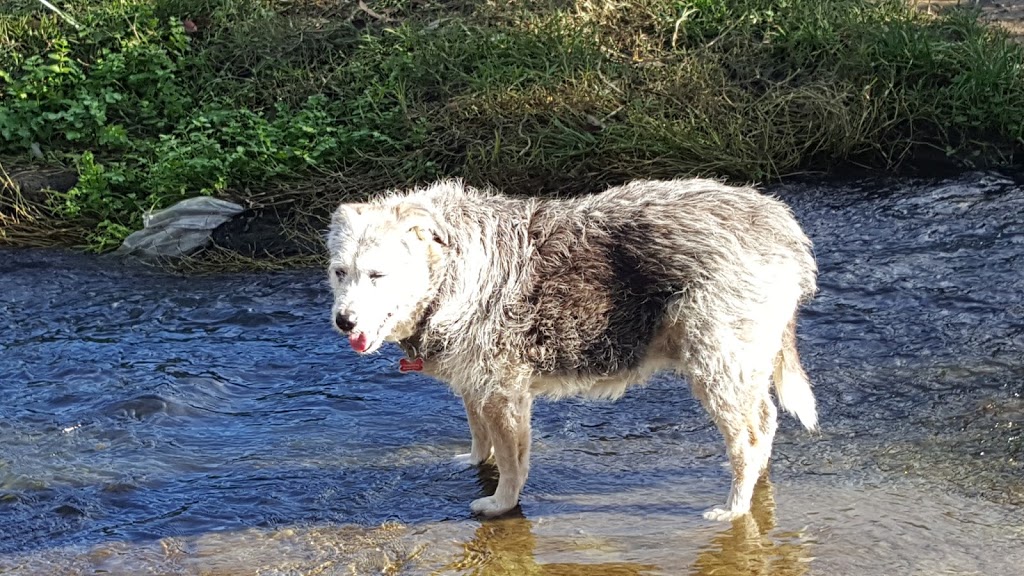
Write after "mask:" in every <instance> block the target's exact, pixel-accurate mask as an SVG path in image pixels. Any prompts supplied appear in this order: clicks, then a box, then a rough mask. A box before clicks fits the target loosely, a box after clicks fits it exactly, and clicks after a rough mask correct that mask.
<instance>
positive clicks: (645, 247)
mask: <svg viewBox="0 0 1024 576" xmlns="http://www.w3.org/2000/svg"><path fill="white" fill-rule="evenodd" d="M328 247H329V250H330V268H329V277H330V281H331V286H332V289H333V291H334V296H335V298H334V306H333V309H332V318H334V321H335V324H336V326H337V327H338V328H339V329H340V330H342V332H344V333H346V334H347V335H349V337H350V339H351V340H352V342H353V347H354V348H356V349H357V351H360V352H362V353H364V354H368V353H372V352H375V351H376V350H378V349H379V348H380V346H381V345H382V344H383V342H385V341H392V342H397V343H398V344H399V345H400V346H401V347H402V348H403V349H404V351H405V352H406V354H407V355H408V356H409V357H410V358H423V360H424V366H425V370H424V371H425V372H426V373H427V374H429V375H431V376H433V377H435V378H437V379H440V380H442V381H444V382H446V383H447V384H448V385H449V386H451V388H452V389H453V390H454V391H455V392H456V393H458V394H459V395H460V396H461V397H462V399H463V401H464V403H465V406H466V413H467V416H468V420H469V424H470V429H471V431H472V449H471V451H470V453H469V454H466V455H462V456H460V457H459V459H460V460H461V461H464V462H466V463H467V464H471V465H477V464H480V463H482V462H483V461H485V460H487V459H488V458H490V457H491V456H492V455H493V457H494V460H495V463H496V464H497V467H498V472H499V483H498V488H497V491H496V492H495V494H494V495H493V496H489V497H486V498H481V499H478V500H475V501H474V502H473V503H472V505H471V508H472V509H473V511H475V512H477V513H480V514H484V515H497V514H501V513H504V512H506V511H508V510H509V509H511V508H513V507H515V505H516V504H517V502H518V499H519V493H520V491H521V490H522V487H523V484H524V483H525V481H526V477H527V473H528V470H529V454H530V410H531V406H532V402H533V399H534V398H535V397H537V396H549V397H555V398H560V397H566V396H577V395H578V396H587V397H595V398H608V399H614V398H617V397H619V396H621V395H622V394H623V393H624V392H625V390H626V388H627V387H629V386H630V385H634V384H640V383H643V382H645V381H646V380H647V379H649V378H650V376H651V375H652V374H654V373H655V372H657V371H661V370H673V371H676V372H677V373H679V374H681V375H683V376H685V377H686V379H687V380H688V381H689V383H690V386H691V389H692V391H693V394H694V395H695V396H696V397H697V398H698V399H699V400H700V401H701V403H702V404H703V405H704V407H705V408H706V409H707V411H708V413H709V414H710V416H711V418H712V419H713V420H714V422H715V424H716V425H717V426H718V428H719V430H720V431H721V432H722V434H723V436H724V437H725V441H726V447H727V451H728V456H729V461H730V464H731V467H732V471H733V484H732V490H731V493H730V495H729V499H728V502H727V503H726V505H725V507H724V508H715V509H712V510H710V511H709V512H707V513H706V514H705V516H706V517H708V518H713V519H723V520H727V519H733V518H736V517H738V516H741V515H743V514H746V513H747V512H748V510H749V509H750V500H751V494H752V492H753V488H754V484H755V483H756V481H757V479H758V477H759V476H760V475H761V474H762V472H764V471H765V469H766V467H767V465H768V460H769V458H770V455H771V445H772V439H773V437H774V435H775V429H776V408H775V404H774V402H773V400H772V397H771V388H772V384H774V388H775V392H776V395H777V397H778V399H779V403H780V405H781V406H782V407H783V408H784V409H785V410H787V411H789V412H791V413H792V414H794V415H796V416H797V418H799V419H800V421H801V422H802V423H803V424H804V426H806V427H807V428H808V429H813V428H815V426H816V424H817V413H816V408H815V401H814V396H813V393H812V392H811V387H810V384H809V382H808V380H807V377H806V375H805V374H804V371H803V369H802V368H801V365H800V360H799V357H798V355H797V349H796V313H797V308H798V306H799V305H800V304H801V303H802V302H804V301H806V300H807V299H809V298H811V297H812V296H813V295H814V293H815V290H816V287H815V277H816V266H815V262H814V258H813V255H812V253H811V247H810V241H809V240H808V239H807V237H806V236H805V235H804V234H803V232H802V231H801V229H800V226H799V225H798V224H797V222H796V221H795V219H794V218H793V216H792V214H791V213H790V211H789V209H788V208H787V207H786V206H785V205H784V204H782V203H781V202H779V201H777V200H775V199H773V198H770V197H768V196H765V195H762V194H760V193H759V192H757V191H756V190H754V189H752V188H745V187H731V186H726V185H723V184H721V183H719V182H715V181H712V180H698V179H694V180H675V181H635V182H632V183H629V184H626V185H623V186H619V187H615V188H611V189H609V190H607V191H605V192H603V193H601V194H596V195H593V196H589V197H585V198H578V199H571V200H542V199H536V198H534V199H519V198H509V197H505V196H502V195H500V194H497V193H495V192H492V191H481V190H475V189H472V188H470V187H467V186H464V185H463V184H462V183H461V182H458V181H442V182H439V183H436V184H434V185H431V186H429V187H426V188H421V189H416V190H412V191H409V192H392V193H389V194H386V195H383V196H381V197H380V198H377V199H375V200H373V201H371V202H369V203H366V204H343V205H341V206H340V207H339V208H338V210H337V211H336V212H335V214H334V217H333V220H332V223H331V228H330V231H329V234H328Z"/></svg>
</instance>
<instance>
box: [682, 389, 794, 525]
mask: <svg viewBox="0 0 1024 576" xmlns="http://www.w3.org/2000/svg"><path fill="white" fill-rule="evenodd" d="M692 386H693V390H694V395H695V396H697V397H698V398H699V399H700V400H701V403H703V404H704V407H705V408H706V409H707V411H708V413H709V414H710V415H711V418H712V420H714V422H715V425H716V426H717V427H718V430H719V431H720V432H721V433H722V436H724V437H725V445H726V451H727V452H728V455H729V464H730V467H731V468H732V476H733V478H732V488H731V489H730V491H729V500H728V501H727V502H726V505H725V508H714V509H712V510H709V511H708V512H705V513H704V517H705V518H707V519H708V520H733V519H736V518H738V517H740V516H743V515H744V514H746V513H748V512H749V511H750V501H751V499H752V497H753V494H754V486H755V485H756V484H757V480H758V478H759V477H760V476H761V474H762V473H763V472H764V471H765V470H766V469H767V466H768V461H769V459H770V458H771V451H772V439H773V437H774V435H775V427H776V417H775V413H776V410H775V405H774V404H773V403H772V400H771V396H770V395H769V386H770V381H769V376H768V373H767V372H765V371H746V370H738V371H732V370H728V371H726V372H725V373H717V374H714V375H713V376H710V377H707V376H698V377H696V378H693V382H692Z"/></svg>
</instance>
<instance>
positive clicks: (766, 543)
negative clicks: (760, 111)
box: [438, 478, 810, 576]
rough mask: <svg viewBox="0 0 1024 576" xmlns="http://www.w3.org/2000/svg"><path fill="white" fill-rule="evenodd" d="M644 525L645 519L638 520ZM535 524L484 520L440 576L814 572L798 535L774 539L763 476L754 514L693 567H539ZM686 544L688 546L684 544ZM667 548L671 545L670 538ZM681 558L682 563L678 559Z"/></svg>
mask: <svg viewBox="0 0 1024 576" xmlns="http://www.w3.org/2000/svg"><path fill="white" fill-rule="evenodd" d="M638 521H640V522H642V521H643V520H642V519H638ZM532 526H533V523H532V522H531V521H530V520H528V519H527V518H525V517H523V515H522V513H521V512H520V510H519V509H518V508H516V509H515V510H514V511H512V512H511V513H509V514H508V515H506V516H504V517H502V518H499V519H495V520H487V521H484V522H483V523H482V524H481V525H480V527H479V528H477V530H476V534H475V535H474V537H473V539H472V540H470V541H469V542H467V543H466V544H465V550H464V552H463V553H462V555H461V556H460V557H459V558H458V559H457V560H456V561H454V562H452V563H450V564H449V565H447V566H445V568H444V569H442V570H441V571H439V572H438V574H464V575H472V576H634V575H635V576H641V575H654V574H688V575H690V576H712V575H714V576H802V575H804V574H807V573H808V571H809V569H810V564H809V562H810V556H809V552H808V550H807V547H806V544H805V543H803V542H801V541H800V540H799V539H798V538H797V537H795V536H794V537H793V538H791V539H790V538H783V539H782V540H781V541H780V540H779V539H778V538H773V537H770V536H769V535H768V532H769V531H771V530H772V529H774V528H775V499H774V495H773V492H772V486H771V482H770V481H769V480H767V479H765V478H762V479H761V480H760V481H759V482H758V485H757V487H756V488H755V491H754V499H753V502H752V508H751V514H748V515H746V516H744V517H741V518H738V519H736V520H734V521H733V522H732V524H731V526H729V528H727V529H725V530H722V531H720V532H719V533H717V534H716V535H715V536H714V537H712V539H711V541H710V542H709V543H708V544H707V545H706V546H704V547H703V548H702V549H701V550H700V551H699V552H698V554H697V558H696V560H695V561H693V563H692V564H691V565H690V566H680V565H668V562H665V561H664V560H662V564H664V565H655V564H644V563H635V562H605V563H592V564H589V563H540V562H538V561H537V559H536V557H535V548H536V537H535V536H534V534H533V530H532ZM680 544H683V545H684V546H685V545H686V543H680ZM665 546H666V547H669V548H670V547H672V546H673V542H671V536H669V537H667V539H666V542H665ZM680 560H682V559H680Z"/></svg>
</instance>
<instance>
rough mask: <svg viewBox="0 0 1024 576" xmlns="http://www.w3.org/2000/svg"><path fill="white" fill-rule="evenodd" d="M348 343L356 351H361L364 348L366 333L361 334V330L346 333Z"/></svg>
mask: <svg viewBox="0 0 1024 576" xmlns="http://www.w3.org/2000/svg"><path fill="white" fill-rule="evenodd" d="M348 343H349V345H350V346H352V349H353V350H355V351H356V352H362V351H364V350H366V344H367V342H366V334H363V333H362V332H353V333H351V334H349V335H348Z"/></svg>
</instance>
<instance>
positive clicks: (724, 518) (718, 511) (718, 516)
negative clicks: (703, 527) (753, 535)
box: [704, 508, 749, 522]
mask: <svg viewBox="0 0 1024 576" xmlns="http://www.w3.org/2000/svg"><path fill="white" fill-rule="evenodd" d="M748 513H749V511H747V510H742V511H739V510H726V509H724V508H712V509H711V510H708V511H707V512H705V513H704V519H705V520H713V521H715V522H731V521H733V520H736V519H737V518H742V517H743V516H746V515H747V514H748Z"/></svg>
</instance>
